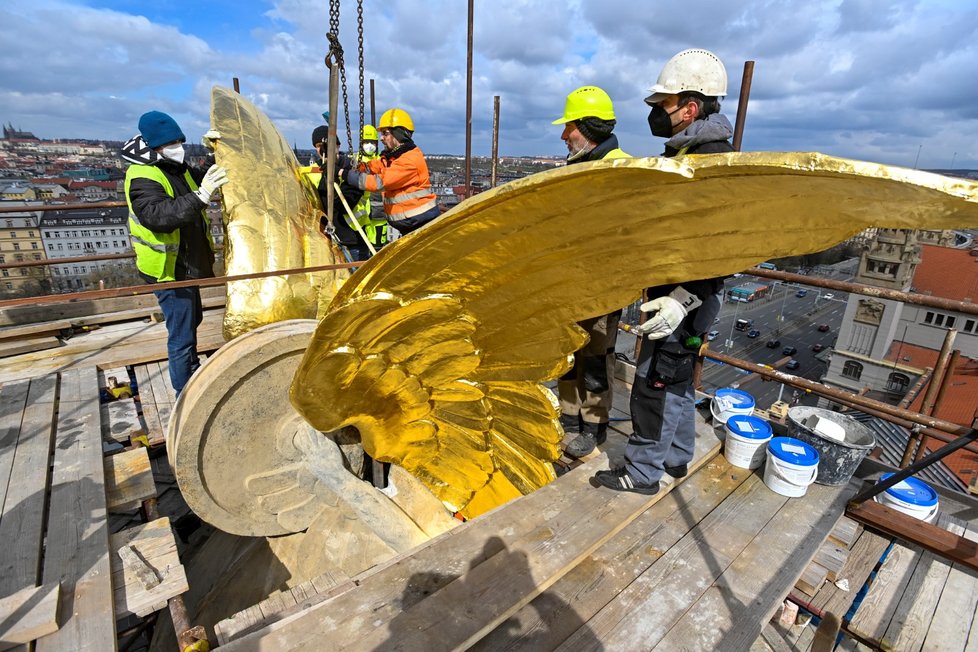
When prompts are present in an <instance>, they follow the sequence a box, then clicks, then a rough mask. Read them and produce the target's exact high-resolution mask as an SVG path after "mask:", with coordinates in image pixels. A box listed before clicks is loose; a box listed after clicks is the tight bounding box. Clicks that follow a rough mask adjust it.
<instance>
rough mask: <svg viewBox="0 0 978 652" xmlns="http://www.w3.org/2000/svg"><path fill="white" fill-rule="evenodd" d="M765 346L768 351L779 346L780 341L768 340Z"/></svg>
mask: <svg viewBox="0 0 978 652" xmlns="http://www.w3.org/2000/svg"><path fill="white" fill-rule="evenodd" d="M766 346H767V348H769V349H776V348H778V347H779V346H781V340H769V341H768V343H767V345H766Z"/></svg>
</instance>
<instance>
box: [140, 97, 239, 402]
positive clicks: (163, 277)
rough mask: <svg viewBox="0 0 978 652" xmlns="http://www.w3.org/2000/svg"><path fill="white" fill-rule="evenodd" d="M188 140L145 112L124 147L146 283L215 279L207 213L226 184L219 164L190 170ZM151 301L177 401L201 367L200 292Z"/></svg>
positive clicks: (185, 290)
mask: <svg viewBox="0 0 978 652" xmlns="http://www.w3.org/2000/svg"><path fill="white" fill-rule="evenodd" d="M208 133H211V132H208ZM186 140H187V139H186V137H185V136H184V134H183V131H182V130H181V129H180V126H179V125H178V124H177V122H176V120H174V119H173V118H172V117H170V116H169V115H167V114H166V113H163V112H161V111H149V112H148V113H144V114H143V115H142V116H141V117H140V118H139V135H138V136H134V137H133V138H131V139H129V141H128V142H127V143H126V144H125V145H123V146H122V157H123V158H124V159H125V160H127V161H129V162H130V163H132V165H130V166H129V169H128V170H126V185H125V192H126V203H127V204H128V205H129V232H130V234H131V236H132V248H133V250H134V251H135V252H136V269H137V270H138V271H139V275H140V276H141V277H142V278H143V280H145V281H146V282H147V283H165V282H167V281H186V280H191V279H199V278H211V277H213V276H214V236H213V234H212V233H211V228H210V221H209V220H208V218H207V211H206V209H207V207H208V206H209V205H210V203H211V199H212V198H213V197H214V196H215V193H216V192H217V190H218V188H220V187H221V186H223V185H224V184H225V183H227V181H228V177H227V172H226V171H225V170H224V168H222V167H220V166H218V165H212V166H210V168H209V169H208V170H207V171H206V172H205V171H204V170H203V169H198V168H194V167H191V166H189V165H187V163H186V162H185V161H184V145H183V144H184V142H186ZM153 294H155V295H156V300H157V301H159V304H160V308H161V309H162V311H163V316H164V318H165V320H166V332H167V340H166V349H167V357H168V359H169V363H170V364H169V367H170V383H171V384H172V385H173V389H174V391H175V392H176V394H177V396H179V395H180V392H182V391H183V388H184V386H185V385H186V384H187V381H188V380H189V379H190V376H191V374H193V372H194V371H195V370H196V369H197V367H199V366H200V360H199V358H198V357H197V327H198V326H199V325H200V323H201V321H202V320H203V318H204V314H203V307H202V305H201V302H200V289H199V288H198V287H180V288H168V289H164V290H157V291H155V292H154V293H153Z"/></svg>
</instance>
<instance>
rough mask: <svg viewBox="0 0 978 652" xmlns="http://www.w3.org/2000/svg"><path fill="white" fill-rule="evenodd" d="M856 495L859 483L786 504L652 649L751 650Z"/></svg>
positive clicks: (819, 488)
mask: <svg viewBox="0 0 978 652" xmlns="http://www.w3.org/2000/svg"><path fill="white" fill-rule="evenodd" d="M856 491H857V484H856V483H853V484H849V485H846V486H843V487H829V486H825V485H817V484H816V485H812V486H810V487H809V488H808V492H807V493H806V495H805V496H804V497H802V498H796V499H792V500H789V501H787V502H786V503H785V504H784V505H783V506H782V508H781V509H779V510H778V512H777V513H776V514H775V515H774V516H773V518H771V519H770V520H769V521H767V522H766V523H764V525H763V527H762V528H761V530H760V531H759V532H758V533H757V535H756V536H755V537H753V538H752V539H751V541H750V542H749V543H748V545H747V546H746V547H745V548H744V549H743V551H742V552H740V554H738V555H737V557H736V559H734V560H733V561H732V562H731V563H730V564H729V565H728V566H727V567H726V568H725V569H724V570H723V572H722V574H721V575H720V577H719V578H717V580H716V581H715V582H714V583H713V586H712V587H710V589H709V590H707V591H706V593H704V595H703V597H702V598H700V599H699V600H697V601H696V603H695V604H693V605H692V606H691V608H689V609H688V610H687V611H685V612H684V613H683V615H682V618H680V619H679V621H678V622H677V623H676V625H675V626H674V627H672V628H671V629H670V630H669V632H668V634H666V635H665V636H664V637H663V638H662V639H661V640H660V641H659V642H658V645H656V646H655V647H654V648H652V649H653V650H660V651H666V650H676V649H680V648H684V647H685V648H687V649H699V650H741V649H745V648H747V647H749V646H750V644H751V642H752V641H754V640H755V639H756V638H757V637H758V636H759V635H760V633H761V629H762V627H763V625H764V623H766V622H768V621H769V620H770V619H771V616H772V615H773V614H774V613H775V611H776V610H777V608H778V607H779V606H780V605H781V602H782V601H783V600H784V597H785V595H787V593H788V589H789V588H790V587H791V585H792V583H793V582H794V581H795V579H796V578H797V577H798V575H799V574H800V573H801V572H802V569H803V568H804V567H805V565H807V563H808V562H809V560H811V559H812V557H813V556H814V555H815V551H816V550H818V547H819V545H821V542H822V541H824V540H825V538H826V537H827V536H828V534H829V532H830V531H831V530H832V527H833V526H834V525H835V523H836V521H838V519H839V517H840V516H841V515H842V513H843V512H844V511H845V507H846V502H847V501H848V500H849V499H850V498H851V497H852V496H854V495H855V494H856ZM752 509H756V506H754V507H752ZM742 518H743V515H742ZM721 536H727V533H724V534H722V535H721ZM709 543H710V550H711V551H713V550H714V548H715V547H716V545H715V543H714V542H713V541H709ZM711 556H714V557H716V558H717V564H718V565H719V557H718V556H716V555H711ZM668 581H669V583H670V587H669V588H668V589H666V591H665V592H666V593H672V592H673V589H672V586H671V584H672V583H673V582H675V581H680V578H676V579H674V578H671V577H670V578H669V580H668ZM656 597H657V598H658V600H660V601H668V599H669V598H668V597H667V596H666V595H663V593H662V592H660V593H659V595H658V596H656ZM643 615H644V612H643ZM704 615H708V622H709V626H705V623H704ZM632 640H633V641H635V640H645V639H632ZM647 640H649V641H650V642H651V641H654V640H655V639H647Z"/></svg>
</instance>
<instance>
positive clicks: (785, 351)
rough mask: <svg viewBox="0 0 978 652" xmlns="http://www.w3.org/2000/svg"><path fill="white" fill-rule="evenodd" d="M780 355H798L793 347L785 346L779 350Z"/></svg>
mask: <svg viewBox="0 0 978 652" xmlns="http://www.w3.org/2000/svg"><path fill="white" fill-rule="evenodd" d="M781 353H783V354H784V355H794V354H796V353H798V349H797V348H796V347H793V346H786V347H784V348H783V349H781Z"/></svg>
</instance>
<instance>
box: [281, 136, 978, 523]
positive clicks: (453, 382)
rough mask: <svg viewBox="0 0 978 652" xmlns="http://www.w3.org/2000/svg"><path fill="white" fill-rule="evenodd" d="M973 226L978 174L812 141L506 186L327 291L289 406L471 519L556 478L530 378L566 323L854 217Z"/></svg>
mask: <svg viewBox="0 0 978 652" xmlns="http://www.w3.org/2000/svg"><path fill="white" fill-rule="evenodd" d="M976 225H978V185H976V184H975V183H973V182H969V181H966V180H963V179H949V178H945V177H941V176H938V175H934V174H929V173H925V172H919V171H913V170H905V169H900V168H893V167H888V166H883V165H877V164H873V163H864V162H859V161H850V160H844V159H837V158H832V157H827V156H823V155H821V154H807V153H746V154H741V153H733V154H715V155H705V156H688V157H685V158H683V159H679V160H677V159H662V158H644V159H616V160H612V161H598V162H594V163H587V164H581V165H574V166H570V167H566V168H562V169H557V170H553V171H549V172H544V173H541V174H537V175H533V176H531V177H528V178H525V179H521V180H518V181H514V182H512V183H509V184H506V185H505V186H502V187H500V188H497V189H495V190H492V191H489V192H486V193H483V194H481V195H478V196H476V197H475V198H473V199H471V200H469V201H466V202H463V203H462V204H460V205H459V206H458V207H457V208H455V209H454V210H452V211H450V212H449V213H447V214H445V215H444V216H442V217H441V218H440V219H439V220H436V221H435V222H434V223H432V224H430V225H429V226H427V227H425V228H424V229H422V230H420V231H418V232H416V233H413V234H411V235H409V236H407V237H405V238H402V239H400V240H397V241H395V242H394V243H393V244H391V245H388V246H387V247H386V248H385V249H383V250H382V251H381V252H380V253H379V254H378V255H377V256H375V257H374V258H372V259H371V260H370V261H368V262H367V263H366V264H365V265H364V266H363V267H361V268H360V270H359V271H358V272H357V273H356V274H354V275H353V276H352V277H351V278H350V279H349V280H348V281H347V282H346V284H345V285H344V286H343V287H342V288H341V289H340V291H339V292H338V293H337V295H336V297H335V298H334V300H333V302H332V303H331V304H330V306H329V310H328V312H327V314H326V315H325V317H324V318H323V320H322V321H321V323H320V324H319V326H318V328H317V330H316V334H315V336H314V338H313V340H312V342H311V344H310V346H309V348H308V349H307V351H306V354H305V356H304V358H303V360H302V362H301V363H300V366H299V369H298V371H297V373H296V376H295V379H294V381H293V384H292V388H291V398H292V402H293V404H294V406H295V407H296V409H297V410H298V411H299V412H300V413H301V414H302V415H303V416H304V417H305V418H306V419H307V420H308V421H309V422H310V423H311V424H312V425H313V426H315V427H316V428H318V429H320V430H332V429H334V428H336V427H339V426H340V425H353V426H356V427H357V428H358V429H359V430H360V432H361V435H362V437H363V443H364V448H365V449H366V450H367V452H368V453H370V454H371V455H372V456H373V457H374V458H375V459H380V460H385V461H390V462H395V463H397V464H401V465H403V466H404V467H405V468H406V469H407V470H409V471H411V472H412V473H414V474H415V475H417V477H419V479H421V480H422V481H423V482H425V483H426V484H427V485H428V487H429V488H430V489H432V491H434V492H435V494H436V495H437V496H439V497H440V498H442V499H443V500H444V501H445V502H447V503H449V504H450V505H453V506H455V507H456V508H458V509H459V510H460V511H462V513H463V514H465V515H466V516H473V515H476V514H479V513H481V512H483V511H486V510H487V509H490V508H492V507H494V506H496V505H498V504H501V503H502V502H505V501H506V500H508V499H510V498H512V497H514V496H515V495H517V493H526V492H527V491H531V490H533V489H535V488H537V487H539V486H541V485H542V484H544V483H546V482H547V481H549V480H550V479H551V478H552V471H551V468H550V462H551V461H553V460H554V459H556V457H557V454H558V449H557V444H558V443H559V441H560V439H561V436H562V432H561V429H560V426H559V423H558V421H557V420H556V419H555V417H556V415H557V409H556V407H555V405H554V400H553V397H552V395H551V394H550V393H549V391H548V390H546V389H545V388H544V387H543V386H542V385H540V383H541V382H543V381H546V380H550V379H553V378H556V377H557V376H559V375H560V374H561V373H562V372H563V371H564V370H566V369H567V368H568V364H569V361H568V356H569V354H570V353H572V352H573V351H575V350H576V349H578V348H579V347H580V346H582V345H583V343H584V341H585V339H584V337H585V336H584V335H583V332H582V331H581V330H580V329H579V328H577V327H576V326H575V323H576V322H578V321H580V320H582V319H586V318H588V317H593V316H597V315H601V314H605V313H608V312H611V311H612V310H615V309H617V308H620V307H621V306H623V305H626V304H628V303H630V302H631V301H633V300H634V299H636V298H637V297H638V296H639V294H640V292H641V290H642V289H643V288H645V287H648V286H653V285H657V284H661V283H670V282H682V281H686V280H691V279H700V278H708V277H713V276H722V275H726V274H731V273H734V272H737V271H740V270H743V269H745V268H747V267H749V266H751V265H754V264H756V263H758V262H760V261H763V260H767V259H769V258H777V257H781V256H786V255H800V254H804V253H811V252H816V251H822V250H824V249H827V248H829V247H830V246H832V245H834V244H836V243H838V242H840V241H843V240H845V239H846V238H849V237H851V236H853V235H855V234H856V233H858V232H860V231H862V230H863V229H865V228H868V227H871V226H875V227H888V228H913V229H920V228H925V229H946V228H955V227H964V226H976Z"/></svg>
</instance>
